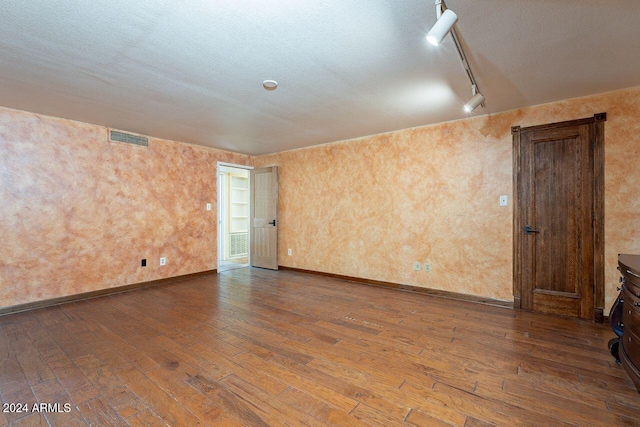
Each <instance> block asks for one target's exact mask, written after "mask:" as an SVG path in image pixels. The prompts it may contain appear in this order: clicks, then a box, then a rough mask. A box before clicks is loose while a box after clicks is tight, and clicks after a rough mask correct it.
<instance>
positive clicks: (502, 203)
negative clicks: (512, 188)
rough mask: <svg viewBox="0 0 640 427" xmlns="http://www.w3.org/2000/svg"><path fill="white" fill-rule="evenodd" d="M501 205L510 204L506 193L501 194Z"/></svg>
mask: <svg viewBox="0 0 640 427" xmlns="http://www.w3.org/2000/svg"><path fill="white" fill-rule="evenodd" d="M500 206H509V197H508V196H507V195H506V194H505V195H502V196H500Z"/></svg>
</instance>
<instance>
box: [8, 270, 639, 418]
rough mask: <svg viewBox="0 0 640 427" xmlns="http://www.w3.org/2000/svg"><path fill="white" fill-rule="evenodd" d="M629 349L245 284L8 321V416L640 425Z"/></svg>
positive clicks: (601, 338) (477, 319) (408, 297)
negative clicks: (621, 360)
mask: <svg viewBox="0 0 640 427" xmlns="http://www.w3.org/2000/svg"><path fill="white" fill-rule="evenodd" d="M612 337H613V333H612V332H611V330H610V329H609V327H608V326H607V325H597V324H594V323H592V322H588V321H581V320H576V319H565V318H559V317H553V316H544V315H538V314H533V313H526V312H519V311H513V310H510V309H505V308H498V307H491V306H486V305H480V304H473V303H467V302H459V301H453V300H448V299H443V298H436V297H432V296H428V295H421V294H412V293H406V292H400V291H396V290H389V289H382V288H376V287H371V286H366V285H362V284H357V283H352V282H347V281H343V280H339V279H332V278H325V277H321V276H316V275H309V274H304V273H299V272H291V271H280V272H273V271H268V270H260V269H250V268H245V269H239V270H231V271H228V272H225V273H222V274H220V275H215V274H212V275H209V276H204V277H198V278H194V279H188V280H185V281H182V282H178V283H174V284H167V285H161V286H157V287H153V288H146V289H142V290H136V291H130V292H125V293H120V294H114V295H110V296H106V297H100V298H94V299H90V300H85V301H80V302H75V303H69V304H64V305H60V306H56V307H51V308H46V309H39V310H33V311H28V312H24V313H17V314H12V315H8V316H4V317H0V396H1V398H2V402H3V406H4V404H24V405H26V406H27V408H28V411H26V412H16V411H15V407H12V408H13V410H12V411H9V412H2V413H0V425H11V426H25V425H26V426H35V425H59V426H72V425H97V426H103V425H104V426H127V425H129V426H155V425H158V426H166V425H171V426H195V425H221V426H224V425H230V426H232V425H235V426H265V425H269V426H281V425H287V426H297V425H309V426H322V425H341V426H358V425H374V426H393V425H411V426H490V425H501V426H570V425H573V426H576V425H577V426H615V425H635V426H637V425H640V394H638V392H637V391H636V390H635V389H634V388H633V385H632V384H631V382H630V380H629V378H628V377H627V375H626V373H625V372H624V370H623V369H622V368H621V367H620V366H616V365H615V363H614V362H613V359H612V357H611V356H610V355H609V352H608V350H607V342H608V340H609V339H610V338H612ZM36 402H39V403H40V404H42V403H49V404H56V403H57V404H59V405H60V406H59V408H57V409H59V410H58V411H51V410H49V411H33V410H32V409H33V405H34V404H35V403H36ZM65 404H69V405H68V408H69V409H70V410H69V411H68V412H65V410H64V409H65V408H64V405H65ZM3 409H4V408H3ZM45 409H47V408H45ZM49 409H56V408H51V407H50V408H49Z"/></svg>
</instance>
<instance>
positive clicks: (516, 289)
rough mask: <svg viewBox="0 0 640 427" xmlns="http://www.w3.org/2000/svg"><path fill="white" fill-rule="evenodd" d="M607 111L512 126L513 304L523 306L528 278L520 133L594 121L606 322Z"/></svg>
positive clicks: (596, 241) (599, 288)
mask: <svg viewBox="0 0 640 427" xmlns="http://www.w3.org/2000/svg"><path fill="white" fill-rule="evenodd" d="M606 120H607V113H598V114H595V115H594V116H593V117H588V118H585V119H578V120H570V121H565V122H558V123H549V124H544V125H537V126H528V127H524V128H523V127H520V126H513V127H511V136H512V138H513V190H514V194H513V307H514V308H516V309H520V308H522V289H523V286H524V280H525V277H524V275H523V272H522V253H523V251H522V245H523V239H522V213H523V212H524V210H525V208H526V207H525V206H524V202H523V198H522V197H520V195H521V194H525V193H524V192H525V191H528V190H527V189H526V188H525V187H524V182H523V181H522V170H521V168H520V160H521V149H522V147H521V143H520V135H521V133H522V132H523V131H525V132H529V131H540V130H549V129H556V128H562V127H565V126H578V125H585V124H591V125H592V126H593V132H592V135H593V139H592V140H591V148H592V149H593V168H594V170H593V179H594V183H593V184H594V186H593V192H594V194H593V205H594V206H593V221H594V224H593V270H594V271H593V280H594V283H593V301H594V307H593V320H594V321H596V322H598V323H602V322H603V321H604V122H605V121H606Z"/></svg>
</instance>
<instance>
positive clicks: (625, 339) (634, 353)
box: [621, 325, 640, 368]
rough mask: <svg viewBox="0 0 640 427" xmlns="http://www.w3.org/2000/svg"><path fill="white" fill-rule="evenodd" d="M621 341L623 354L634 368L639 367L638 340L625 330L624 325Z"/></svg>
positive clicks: (639, 350)
mask: <svg viewBox="0 0 640 427" xmlns="http://www.w3.org/2000/svg"><path fill="white" fill-rule="evenodd" d="M621 341H622V347H624V352H625V354H626V355H627V357H628V358H629V360H630V361H631V363H633V365H634V366H635V367H636V368H638V367H640V338H638V336H637V335H636V334H634V333H633V332H631V331H630V330H627V328H626V325H625V328H624V335H623V336H622V340H621Z"/></svg>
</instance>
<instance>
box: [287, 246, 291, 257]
mask: <svg viewBox="0 0 640 427" xmlns="http://www.w3.org/2000/svg"><path fill="white" fill-rule="evenodd" d="M287 255H289V256H291V248H289V249H287Z"/></svg>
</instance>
